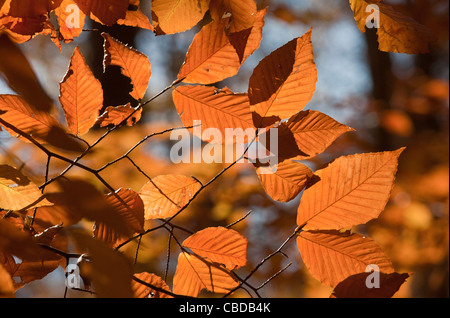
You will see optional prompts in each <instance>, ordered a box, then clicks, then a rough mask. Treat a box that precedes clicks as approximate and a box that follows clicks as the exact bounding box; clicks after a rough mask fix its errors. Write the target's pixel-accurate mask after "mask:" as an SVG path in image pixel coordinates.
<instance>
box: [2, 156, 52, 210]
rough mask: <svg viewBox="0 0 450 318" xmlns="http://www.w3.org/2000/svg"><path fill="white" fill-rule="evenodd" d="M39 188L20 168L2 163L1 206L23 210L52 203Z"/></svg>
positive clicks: (5, 208) (7, 208) (6, 208)
mask: <svg viewBox="0 0 450 318" xmlns="http://www.w3.org/2000/svg"><path fill="white" fill-rule="evenodd" d="M42 199H43V195H42V193H41V191H40V190H39V188H38V187H37V186H36V185H35V184H34V183H33V182H31V181H30V180H29V179H28V177H26V176H25V175H23V174H22V173H21V172H20V171H19V170H16V169H15V168H13V167H11V166H8V165H0V208H1V209H4V210H22V209H24V208H31V207H39V206H48V205H52V204H51V203H50V202H48V201H47V200H46V199H43V200H42Z"/></svg>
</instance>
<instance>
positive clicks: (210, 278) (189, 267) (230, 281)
mask: <svg viewBox="0 0 450 318" xmlns="http://www.w3.org/2000/svg"><path fill="white" fill-rule="evenodd" d="M237 286H238V282H237V281H236V279H235V278H234V277H233V276H232V274H231V273H230V272H229V271H228V270H227V269H225V268H223V267H219V266H218V265H216V264H213V263H209V262H207V261H205V260H203V259H201V258H199V257H197V256H195V255H191V254H188V253H180V255H179V256H178V264H177V270H176V272H175V276H174V278H173V292H174V293H175V294H178V295H186V296H191V297H198V295H199V294H200V291H202V290H203V289H206V290H208V291H210V292H213V293H227V292H229V291H230V290H231V289H233V288H235V287H237Z"/></svg>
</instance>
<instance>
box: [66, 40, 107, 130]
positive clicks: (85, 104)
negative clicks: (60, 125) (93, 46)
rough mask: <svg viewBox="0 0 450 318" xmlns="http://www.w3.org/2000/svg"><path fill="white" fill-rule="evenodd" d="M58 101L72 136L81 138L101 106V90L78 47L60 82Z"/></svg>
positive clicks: (92, 123)
mask: <svg viewBox="0 0 450 318" xmlns="http://www.w3.org/2000/svg"><path fill="white" fill-rule="evenodd" d="M59 100H60V101H61V105H62V108H63V109H64V113H65V116H66V121H67V124H68V126H69V129H70V131H71V132H72V133H73V134H75V135H77V136H82V135H84V134H86V133H87V132H88V131H89V129H91V127H92V126H94V124H95V122H96V120H97V117H98V116H99V112H100V109H101V108H102V106H103V89H102V85H101V83H100V81H99V80H97V79H96V78H95V77H94V75H93V74H92V71H91V69H90V68H89V66H88V65H87V64H86V62H85V60H84V57H83V55H82V54H81V53H80V50H79V48H78V47H76V48H75V51H74V53H73V55H72V59H71V61H70V67H69V70H68V71H67V73H66V75H65V76H64V79H63V81H62V82H61V85H60V96H59Z"/></svg>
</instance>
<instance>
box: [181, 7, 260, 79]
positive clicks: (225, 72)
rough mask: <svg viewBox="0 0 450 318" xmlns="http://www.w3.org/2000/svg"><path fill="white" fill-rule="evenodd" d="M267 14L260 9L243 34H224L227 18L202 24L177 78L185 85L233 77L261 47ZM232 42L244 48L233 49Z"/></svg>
mask: <svg viewBox="0 0 450 318" xmlns="http://www.w3.org/2000/svg"><path fill="white" fill-rule="evenodd" d="M266 12H267V10H261V11H259V12H258V13H257V15H256V19H255V23H254V24H253V25H252V27H251V29H249V30H248V31H249V33H246V34H240V33H236V34H233V35H227V33H226V32H225V27H226V26H227V25H228V23H229V19H228V18H226V19H219V20H216V21H213V22H211V23H209V24H207V25H205V26H204V27H203V28H202V29H201V30H200V32H199V33H197V34H196V35H195V37H194V40H193V41H192V44H191V46H190V47H189V50H188V53H187V55H186V60H185V62H184V64H183V66H182V67H181V69H180V72H179V74H178V79H183V82H185V83H196V84H212V83H216V82H220V81H222V80H224V79H226V78H228V77H231V76H234V75H236V74H237V73H238V71H239V68H240V67H241V65H242V64H243V63H244V61H245V60H246V59H247V58H248V57H249V56H250V55H252V54H253V52H254V51H256V49H258V47H259V45H260V42H261V39H262V28H263V26H264V16H265V14H266ZM233 37H237V38H236V39H234V38H233ZM232 39H233V40H234V41H233V40H232ZM234 42H237V43H243V44H242V45H243V47H240V48H238V49H236V48H235V47H234V46H233V43H234ZM238 51H239V53H238Z"/></svg>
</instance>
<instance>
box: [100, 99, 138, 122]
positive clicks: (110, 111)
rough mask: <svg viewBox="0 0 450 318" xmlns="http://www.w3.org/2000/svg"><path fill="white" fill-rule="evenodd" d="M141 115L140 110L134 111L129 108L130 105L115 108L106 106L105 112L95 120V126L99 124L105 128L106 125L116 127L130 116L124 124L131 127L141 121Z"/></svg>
mask: <svg viewBox="0 0 450 318" xmlns="http://www.w3.org/2000/svg"><path fill="white" fill-rule="evenodd" d="M131 114H133V115H131ZM141 115H142V108H139V110H137V111H135V109H134V107H132V106H131V103H128V104H127V105H124V106H117V107H113V106H108V107H107V108H106V110H105V112H104V113H103V114H102V115H101V116H100V117H99V118H98V119H97V122H96V124H99V125H100V127H106V126H108V125H114V126H118V125H120V124H121V123H122V122H123V121H124V120H125V119H126V118H128V117H129V116H130V117H129V118H128V119H127V121H126V124H127V125H128V126H130V127H131V126H133V124H135V123H137V122H138V121H139V120H140V119H141Z"/></svg>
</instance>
